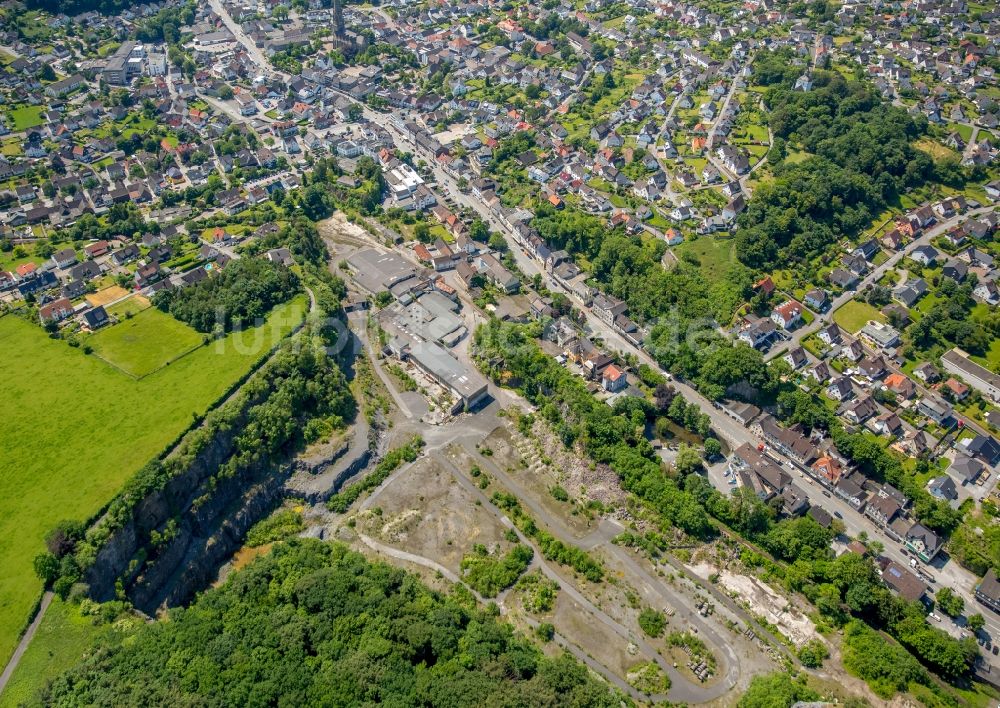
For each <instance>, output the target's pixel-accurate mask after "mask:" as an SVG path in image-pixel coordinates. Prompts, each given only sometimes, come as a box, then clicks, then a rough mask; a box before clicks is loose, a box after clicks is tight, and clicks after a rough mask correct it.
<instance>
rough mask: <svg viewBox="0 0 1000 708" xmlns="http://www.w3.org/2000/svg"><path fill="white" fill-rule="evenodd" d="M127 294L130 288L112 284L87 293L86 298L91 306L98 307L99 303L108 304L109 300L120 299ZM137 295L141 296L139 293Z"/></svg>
mask: <svg viewBox="0 0 1000 708" xmlns="http://www.w3.org/2000/svg"><path fill="white" fill-rule="evenodd" d="M126 295H128V290H126V289H125V288H123V287H120V286H118V285H112V286H110V287H107V288H104V290H98V291H97V292H96V293H91V294H90V295H87V296H86V300H87V302H89V303H90V305H91V307H97V306H98V305H107V304H108V303H109V302H114V301H115V300H120V299H121V298H123V297H125V296H126ZM136 297H141V296H138V295H137V296H136ZM143 299H145V298H143Z"/></svg>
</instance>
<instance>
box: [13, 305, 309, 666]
mask: <svg viewBox="0 0 1000 708" xmlns="http://www.w3.org/2000/svg"><path fill="white" fill-rule="evenodd" d="M307 307H308V303H307V301H306V299H305V297H299V298H296V299H295V300H293V301H291V302H290V303H286V304H285V305H282V306H280V307H279V308H276V309H275V311H274V313H272V316H271V318H270V319H269V320H268V322H267V323H266V324H265V325H263V326H261V327H258V328H256V329H254V330H248V331H247V332H243V333H235V334H232V335H230V336H227V337H225V338H223V339H220V340H218V341H216V342H213V343H212V344H211V345H209V346H207V347H202V348H200V349H198V350H196V351H195V352H193V353H192V354H190V355H188V356H186V357H183V358H182V359H180V360H179V361H177V362H175V363H173V364H171V365H170V366H166V367H163V368H162V369H160V370H159V371H157V372H156V373H154V374H151V375H149V376H147V377H145V378H143V379H141V380H139V381H136V380H135V379H133V378H131V377H129V376H126V375H125V374H123V373H121V372H120V371H118V370H116V369H114V368H112V367H110V366H108V365H107V364H106V363H105V362H104V361H102V360H101V359H99V358H98V357H96V356H88V355H86V354H84V353H83V351H82V350H81V349H79V348H73V347H70V346H68V345H67V344H66V342H63V341H59V340H52V339H49V338H48V337H47V336H46V334H45V332H44V331H42V329H41V328H40V327H38V326H37V325H35V324H32V323H29V322H26V321H24V320H22V319H20V318H18V317H15V316H13V315H7V316H6V317H2V318H0V370H2V371H5V372H7V373H8V375H7V377H6V379H5V380H6V384H7V388H6V390H5V395H4V396H3V397H2V401H0V440H3V442H4V450H5V452H6V454H5V455H3V457H2V458H0V568H3V569H4V582H3V584H2V585H0V663H6V661H7V659H8V657H9V656H10V654H11V652H12V651H13V650H14V646H15V644H16V643H17V634H18V632H19V631H20V629H21V628H22V626H23V624H24V622H25V619H26V616H27V614H28V611H29V610H30V609H31V606H32V604H33V603H34V601H35V599H36V598H37V596H38V593H39V592H40V590H41V583H40V582H39V581H38V579H37V578H36V577H35V574H34V571H33V570H32V559H33V558H34V557H35V555H37V554H38V553H39V552H41V551H42V550H43V549H44V545H43V542H42V540H43V538H44V536H45V534H46V532H47V531H48V530H49V529H51V528H52V526H53V525H54V524H56V523H57V522H59V521H60V520H62V519H80V520H85V519H88V518H89V517H90V516H92V515H93V514H94V513H96V512H97V511H98V510H99V509H100V508H101V507H102V506H103V505H104V504H106V503H107V502H108V500H109V499H111V497H112V496H113V495H114V493H115V492H116V491H117V490H118V488H119V487H120V486H121V484H122V482H124V481H125V480H126V479H128V477H129V476H130V475H132V474H133V473H135V472H136V471H137V470H138V469H139V468H140V467H142V465H143V464H144V463H145V462H146V461H148V460H149V459H151V458H152V457H154V456H155V455H157V454H158V453H159V452H160V451H161V450H162V449H163V448H164V447H165V446H166V445H167V444H168V443H169V442H170V441H172V440H173V439H174V438H175V437H176V436H177V435H178V434H179V433H181V432H182V431H183V430H184V429H185V428H186V427H187V426H188V425H189V424H190V422H191V418H192V416H194V415H197V414H200V413H204V412H205V410H206V409H207V408H208V406H209V405H211V404H212V403H213V402H214V401H215V400H216V399H218V397H219V396H221V395H222V394H223V393H224V392H225V391H226V389H227V388H228V387H229V386H230V385H231V384H232V383H233V382H234V381H236V380H237V379H239V378H240V377H241V376H242V375H243V374H245V373H246V372H247V371H248V370H249V368H250V367H251V366H252V365H253V363H254V362H255V361H257V359H258V358H259V357H260V356H261V354H262V353H263V352H265V351H267V350H268V349H269V348H270V347H271V346H272V345H273V344H275V343H276V342H277V341H278V340H279V339H280V338H281V337H282V336H284V335H285V334H287V333H288V332H289V331H290V330H291V329H292V328H293V327H294V326H295V325H296V324H297V323H298V322H300V321H301V320H302V317H303V315H304V313H305V311H306V309H307ZM12 453H13V454H12Z"/></svg>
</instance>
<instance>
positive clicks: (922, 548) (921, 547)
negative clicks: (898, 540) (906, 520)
mask: <svg viewBox="0 0 1000 708" xmlns="http://www.w3.org/2000/svg"><path fill="white" fill-rule="evenodd" d="M903 543H905V544H906V547H907V548H909V549H910V550H911V551H913V552H914V553H916V554H917V556H918V557H919V558H920V560H922V561H923V562H924V563H930V562H931V560H933V559H934V556H936V555H937V554H938V551H940V550H941V539H940V538H939V537H938V535H937V534H936V533H934V532H933V531H931V530H930V529H929V528H927V527H926V526H924V525H923V524H920V523H915V524H913V526H911V527H910V530H909V531H907V532H906V535H905V536H904V537H903Z"/></svg>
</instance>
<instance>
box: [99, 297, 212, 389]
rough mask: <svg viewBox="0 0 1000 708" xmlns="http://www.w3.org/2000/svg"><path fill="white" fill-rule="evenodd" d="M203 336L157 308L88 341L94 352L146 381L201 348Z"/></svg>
mask: <svg viewBox="0 0 1000 708" xmlns="http://www.w3.org/2000/svg"><path fill="white" fill-rule="evenodd" d="M202 337H203V335H201V334H199V333H198V332H196V331H195V330H194V329H192V328H191V327H189V326H188V325H186V324H184V323H183V322H181V321H179V320H176V319H174V318H173V317H171V316H170V315H168V314H166V313H165V312H161V311H160V310H158V309H156V308H155V307H151V308H148V309H146V310H143V311H142V312H140V313H139V314H137V315H134V316H133V317H131V318H126V319H122V320H121V321H120V322H119V323H118V324H116V325H112V326H111V327H105V328H104V329H101V330H98V331H97V332H95V333H94V334H93V336H91V337H90V339H88V340H87V342H88V343H89V344H90V346H92V347H93V348H94V353H95V354H97V356H99V357H101V358H102V359H104V360H105V361H106V362H108V363H109V364H111V365H112V366H114V367H116V368H118V369H121V370H122V371H124V372H125V373H127V374H129V375H131V376H134V377H135V378H142V377H143V376H147V375H149V374H151V373H153V372H154V371H157V370H158V369H161V368H163V367H164V366H165V365H167V364H169V363H170V362H172V361H174V360H175V359H177V358H178V357H181V356H184V355H185V354H187V353H189V352H191V351H193V350H194V349H196V348H198V347H199V346H201V343H202Z"/></svg>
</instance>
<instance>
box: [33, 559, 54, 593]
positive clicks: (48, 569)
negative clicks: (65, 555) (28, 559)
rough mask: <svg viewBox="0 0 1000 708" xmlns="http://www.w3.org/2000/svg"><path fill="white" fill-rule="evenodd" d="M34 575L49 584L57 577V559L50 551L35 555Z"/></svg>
mask: <svg viewBox="0 0 1000 708" xmlns="http://www.w3.org/2000/svg"><path fill="white" fill-rule="evenodd" d="M34 565H35V575H37V576H38V577H39V578H40V579H41V580H42V582H44V583H45V584H46V585H49V584H51V583H52V581H54V580H55V579H56V578H58V577H59V559H58V558H56V557H55V556H54V555H52V554H51V553H39V554H38V555H37V556H35V561H34Z"/></svg>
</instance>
